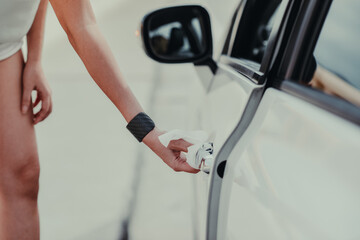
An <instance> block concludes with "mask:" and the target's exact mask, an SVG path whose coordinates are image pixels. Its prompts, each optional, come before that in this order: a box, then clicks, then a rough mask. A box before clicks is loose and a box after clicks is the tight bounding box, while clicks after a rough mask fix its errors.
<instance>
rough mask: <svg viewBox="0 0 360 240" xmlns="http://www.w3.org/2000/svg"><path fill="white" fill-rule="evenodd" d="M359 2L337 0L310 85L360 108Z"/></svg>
mask: <svg viewBox="0 0 360 240" xmlns="http://www.w3.org/2000/svg"><path fill="white" fill-rule="evenodd" d="M359 11H360V1H359V0H334V1H333V3H332V6H331V8H330V10H329V13H328V16H327V18H326V20H325V23H324V26H323V29H322V31H321V34H320V37H319V40H318V43H317V45H316V48H315V52H314V57H315V60H316V62H317V69H316V71H315V74H314V77H313V79H312V80H311V82H310V85H311V86H313V87H314V88H317V89H320V90H322V91H324V92H326V93H328V94H332V95H336V96H338V97H341V98H343V99H345V100H347V101H349V102H352V103H353V104H355V105H358V106H360V43H359V39H360V15H359Z"/></svg>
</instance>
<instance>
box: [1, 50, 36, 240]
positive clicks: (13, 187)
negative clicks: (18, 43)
mask: <svg viewBox="0 0 360 240" xmlns="http://www.w3.org/2000/svg"><path fill="white" fill-rule="evenodd" d="M23 67H24V62H23V58H22V54H21V52H20V51H19V52H18V53H16V54H15V55H13V56H12V57H10V58H8V59H5V60H3V61H0V239H4V240H18V239H21V240H37V239H39V215H38V208H37V195H38V189H39V170H40V168H39V161H38V153H37V146H36V139H35V131H34V126H33V124H32V113H31V112H30V111H29V112H28V113H27V114H26V115H24V114H22V113H21V110H20V109H21V104H20V101H21V92H22V87H21V86H22V71H23Z"/></svg>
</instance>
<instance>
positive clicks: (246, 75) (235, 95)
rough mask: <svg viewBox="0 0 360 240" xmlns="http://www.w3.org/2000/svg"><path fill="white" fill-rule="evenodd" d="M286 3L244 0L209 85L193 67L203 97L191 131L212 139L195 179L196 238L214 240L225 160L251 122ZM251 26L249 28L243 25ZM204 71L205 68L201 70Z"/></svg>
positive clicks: (268, 67)
mask: <svg viewBox="0 0 360 240" xmlns="http://www.w3.org/2000/svg"><path fill="white" fill-rule="evenodd" d="M288 8H289V2H288V1H279V0H271V1H268V0H249V1H241V2H240V4H239V6H238V7H237V9H236V11H235V13H234V16H233V18H232V22H231V24H230V26H226V27H227V28H229V29H230V30H229V33H228V36H227V37H226V38H225V39H226V41H225V43H224V42H223V43H222V44H223V51H222V53H221V55H220V56H219V58H218V60H217V67H218V68H217V70H216V73H215V75H214V77H213V78H211V81H208V80H209V77H208V75H204V73H203V72H202V69H201V68H204V67H200V66H197V70H198V71H199V77H200V79H202V80H203V86H204V93H203V95H202V96H201V97H199V94H201V93H199V92H197V93H194V95H195V96H196V97H197V99H201V101H192V102H194V103H195V102H199V104H198V105H197V106H196V107H195V108H194V113H193V114H192V116H196V117H195V119H193V120H192V121H193V122H194V123H196V124H195V125H193V128H194V129H199V128H200V129H203V130H205V131H207V132H208V133H210V135H212V136H213V137H212V138H213V140H214V148H215V151H214V157H215V159H216V160H215V164H214V166H213V169H212V171H211V172H210V174H208V173H204V172H200V173H199V174H197V175H196V176H195V184H194V185H195V199H196V206H195V212H196V214H195V223H194V226H195V227H194V229H195V235H196V239H214V238H213V237H214V234H216V229H217V226H216V225H217V221H216V219H217V218H218V216H217V212H216V211H214V209H217V207H218V203H219V196H220V190H221V187H220V185H221V182H222V177H223V172H224V169H225V166H226V161H227V158H228V156H229V154H230V153H231V151H232V149H233V147H234V145H235V143H236V142H237V141H238V139H239V138H240V136H241V135H242V134H243V133H244V131H245V129H246V128H247V126H248V125H249V123H250V122H251V119H252V117H253V115H254V113H255V111H256V109H257V106H258V104H259V102H260V99H261V97H262V94H263V91H264V88H265V80H266V77H267V74H268V70H269V69H270V65H271V64H272V59H273V58H274V56H276V52H277V48H278V45H277V44H278V43H279V42H280V41H279V39H281V38H282V34H281V29H282V28H283V25H284V24H285V22H286V14H287V12H288V11H289V10H288ZM249 22H251V27H249V25H248V23H249ZM205 68H206V67H205Z"/></svg>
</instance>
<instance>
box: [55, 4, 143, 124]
mask: <svg viewBox="0 0 360 240" xmlns="http://www.w3.org/2000/svg"><path fill="white" fill-rule="evenodd" d="M50 2H51V5H52V7H53V9H54V11H55V14H56V16H57V18H58V19H59V22H60V24H61V26H62V27H63V29H64V30H65V32H66V34H67V36H68V38H69V40H70V43H71V45H72V46H73V48H74V49H75V51H76V52H77V54H78V55H79V57H80V58H81V60H82V61H83V63H84V65H85V67H86V69H87V70H88V72H89V73H90V75H91V77H92V78H93V79H94V81H95V82H96V83H97V85H98V86H99V87H100V88H101V89H102V91H103V92H104V93H105V94H106V95H107V96H108V98H109V99H110V100H111V101H112V102H113V103H114V104H115V106H116V107H117V108H118V109H119V111H120V112H121V113H122V115H123V116H124V118H125V120H126V121H127V122H129V121H130V120H131V119H132V118H133V117H134V116H136V115H137V114H138V113H139V112H142V111H143V110H142V108H141V106H140V104H139V102H138V101H137V100H136V98H135V97H134V95H133V93H132V92H131V90H130V88H129V87H128V85H127V83H126V82H125V80H124V79H123V78H122V76H121V72H120V69H119V67H118V65H117V63H116V60H115V57H114V56H113V54H112V52H111V50H110V48H109V46H108V44H107V42H106V40H105V39H104V37H103V35H102V34H101V32H100V30H99V27H98V25H97V24H96V20H95V16H94V13H93V10H92V8H91V5H90V2H89V1H88V0H77V1H72V0H50Z"/></svg>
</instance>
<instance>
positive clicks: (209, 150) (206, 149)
mask: <svg viewBox="0 0 360 240" xmlns="http://www.w3.org/2000/svg"><path fill="white" fill-rule="evenodd" d="M213 153H214V145H213V143H212V142H208V143H204V144H202V146H201V147H200V149H199V150H198V151H197V152H196V155H195V163H196V166H200V170H201V171H203V172H205V173H210V170H211V168H212V166H213V164H214V156H213Z"/></svg>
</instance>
